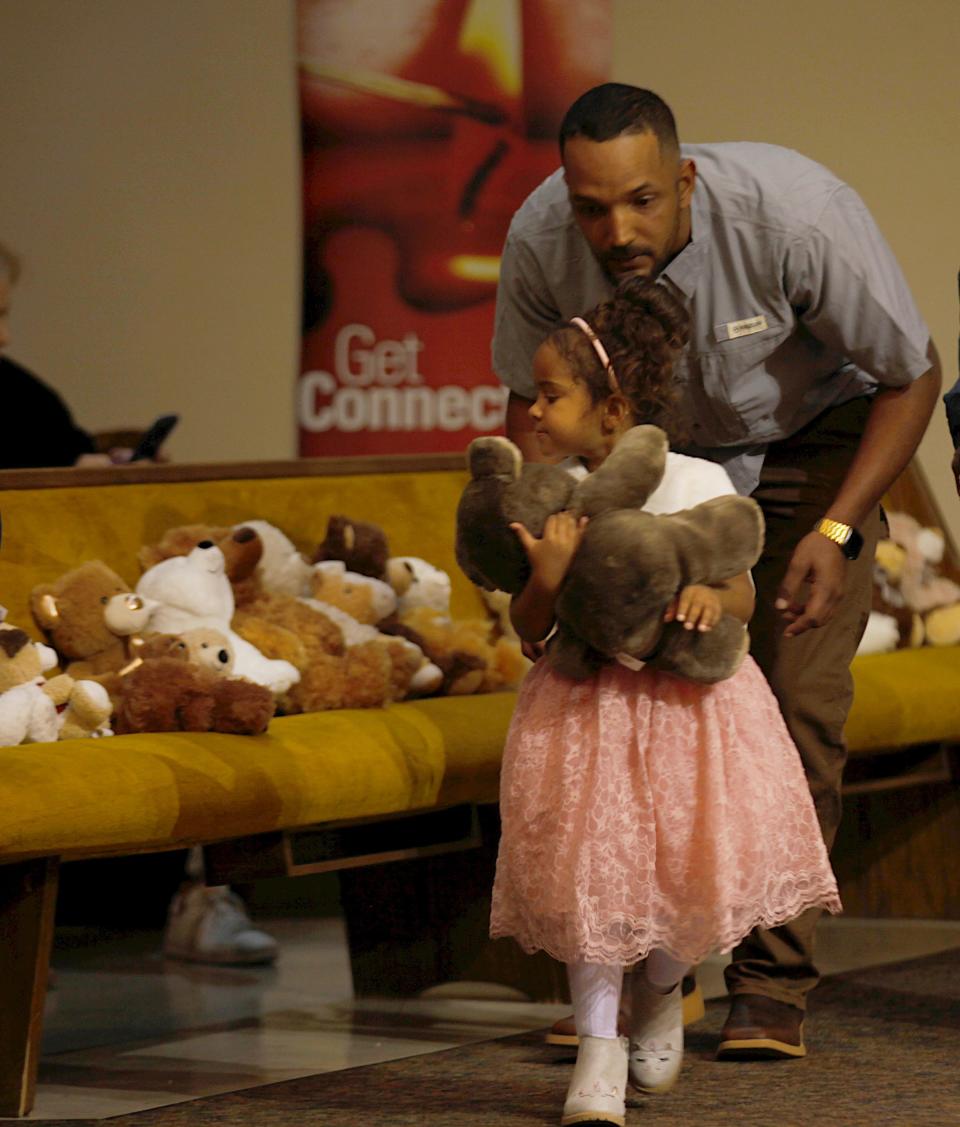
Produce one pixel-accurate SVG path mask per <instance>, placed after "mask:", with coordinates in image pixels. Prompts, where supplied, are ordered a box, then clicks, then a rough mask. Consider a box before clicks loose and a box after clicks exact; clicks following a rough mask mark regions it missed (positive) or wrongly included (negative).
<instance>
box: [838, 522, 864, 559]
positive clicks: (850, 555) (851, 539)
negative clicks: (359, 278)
mask: <svg viewBox="0 0 960 1127" xmlns="http://www.w3.org/2000/svg"><path fill="white" fill-rule="evenodd" d="M842 548H843V554H844V555H845V556H846V557H847V559H848V560H855V559H856V558H857V557H858V556H859V555H860V550H861V549H862V548H863V537H862V536H861V535H860V533H859V532H857V530H856V529H855V528H851V529H850V535H849V536H848V537H847V542H846V543H845V544H844V545H842Z"/></svg>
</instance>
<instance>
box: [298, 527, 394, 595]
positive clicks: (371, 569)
mask: <svg viewBox="0 0 960 1127" xmlns="http://www.w3.org/2000/svg"><path fill="white" fill-rule="evenodd" d="M389 555H390V552H389V550H388V548H387V537H386V533H385V532H384V531H383V529H382V528H381V527H380V525H378V524H371V523H370V522H369V521H363V520H351V519H350V517H345V516H342V515H340V514H338V515H336V516H332V517H330V519H329V520H328V521H327V534H326V536H325V537H324V539H323V540H322V541H321V542H320V545H319V547H318V548H317V550H316V552H315V553H314V556H313V562H314V563H323V561H324V560H341V561H342V562H343V563H344V564H345V565H346V567H347V570H348V571H354V572H356V573H357V574H359V575H369V576H370V577H371V578H372V579H384V578H385V576H386V570H387V558H388V557H389Z"/></svg>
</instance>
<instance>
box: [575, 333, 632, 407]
mask: <svg viewBox="0 0 960 1127" xmlns="http://www.w3.org/2000/svg"><path fill="white" fill-rule="evenodd" d="M570 324H571V325H576V326H577V328H578V329H580V330H581V331H582V332H583V333H584V334H585V335H586V337H587V339H588V340H589V341H590V343H591V344H592V345H593V351H594V352H595V353H596V354H597V357H598V359H599V360H600V363H601V364H602V365H603V368H604V371H605V372H606V373H607V379H608V380H609V381H610V391H611V392H612V393H613V394H614V395H617V394H619V392H620V384H619V383H618V382H617V376H616V373H615V372H614V370H613V365H612V364H611V363H610V357H609V356H608V355H607V350H606V349H605V348H604V347H603V342H602V341H601V340H600V338H599V337H598V336H597V334H596V333H595V332H594V331H593V329H591V328H590V326H589V325H588V324H587V322H586V321H584V319H583V318H582V317H571V318H570Z"/></svg>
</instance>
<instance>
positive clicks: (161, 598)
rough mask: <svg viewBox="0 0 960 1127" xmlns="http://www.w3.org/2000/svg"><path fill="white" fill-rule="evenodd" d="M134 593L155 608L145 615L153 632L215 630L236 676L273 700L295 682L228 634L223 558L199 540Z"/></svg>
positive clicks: (230, 603)
mask: <svg viewBox="0 0 960 1127" xmlns="http://www.w3.org/2000/svg"><path fill="white" fill-rule="evenodd" d="M137 593H138V594H140V595H141V596H143V597H144V598H147V599H151V600H153V602H154V603H155V604H156V606H155V608H154V610H153V611H152V613H151V615H150V629H151V630H152V631H155V632H158V633H161V634H180V633H182V632H183V631H185V630H192V629H194V627H198V626H205V627H209V628H211V629H214V630H219V631H220V632H221V633H222V634H224V635H226V636H227V637H228V638H229V639H230V644H231V645H232V647H233V651H234V658H235V663H236V665H235V669H236V673H237V675H238V676H240V677H246V678H247V680H248V681H254V682H255V683H256V684H258V685H265V686H266V687H267V688H268V689H270V690H271V691H272V692H274V693H276V694H280V693H284V692H286V690H287V689H289V688H290V686H291V685H294V684H296V683H297V681H298V680H299V679H300V673H299V671H298V670H297V669H296V667H295V666H294V665H292V664H291V663H290V662H288V661H280V660H275V659H270V658H267V657H265V656H264V655H263V654H262V653H261V652H260V650H258V649H257V648H256V647H255V646H253V645H251V643H250V642H247V641H246V640H245V639H243V638H241V637H240V635H239V634H237V633H236V632H235V631H233V630H232V629H231V621H232V619H233V613H234V608H235V602H234V595H233V589H232V587H231V586H230V580H229V579H228V578H227V575H226V559H225V557H224V554H223V552H222V550H221V549H220V548H218V547H217V545H216V544H214V543H213V542H212V541H210V540H202V541H201V542H200V543H199V544H198V545H197V546H196V547H195V548H194V549H193V550H192V551H191V552H190V553H189V554H188V555H186V556H172V557H171V558H169V559H165V560H161V561H160V563H158V564H154V566H153V567H151V568H149V569H148V570H147V571H145V572H144V573H143V575H141V576H140V581H139V582H138V583H137Z"/></svg>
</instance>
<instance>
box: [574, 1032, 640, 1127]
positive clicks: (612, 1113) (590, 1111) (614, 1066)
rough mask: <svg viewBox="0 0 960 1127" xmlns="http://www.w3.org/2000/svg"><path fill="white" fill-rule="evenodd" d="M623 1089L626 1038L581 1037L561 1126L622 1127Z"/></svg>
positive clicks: (625, 1076)
mask: <svg viewBox="0 0 960 1127" xmlns="http://www.w3.org/2000/svg"><path fill="white" fill-rule="evenodd" d="M626 1087H627V1039H626V1037H581V1038H580V1048H579V1049H578V1050H577V1063H576V1064H575V1065H574V1068H573V1078H572V1079H571V1081H570V1087H569V1088H568V1089H567V1099H566V1102H565V1103H564V1105H563V1118H562V1119H561V1120H560V1123H561V1127H570V1124H573V1123H614V1124H616V1127H623V1125H624V1120H625V1115H626V1111H625V1107H624V1099H625V1096H626Z"/></svg>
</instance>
